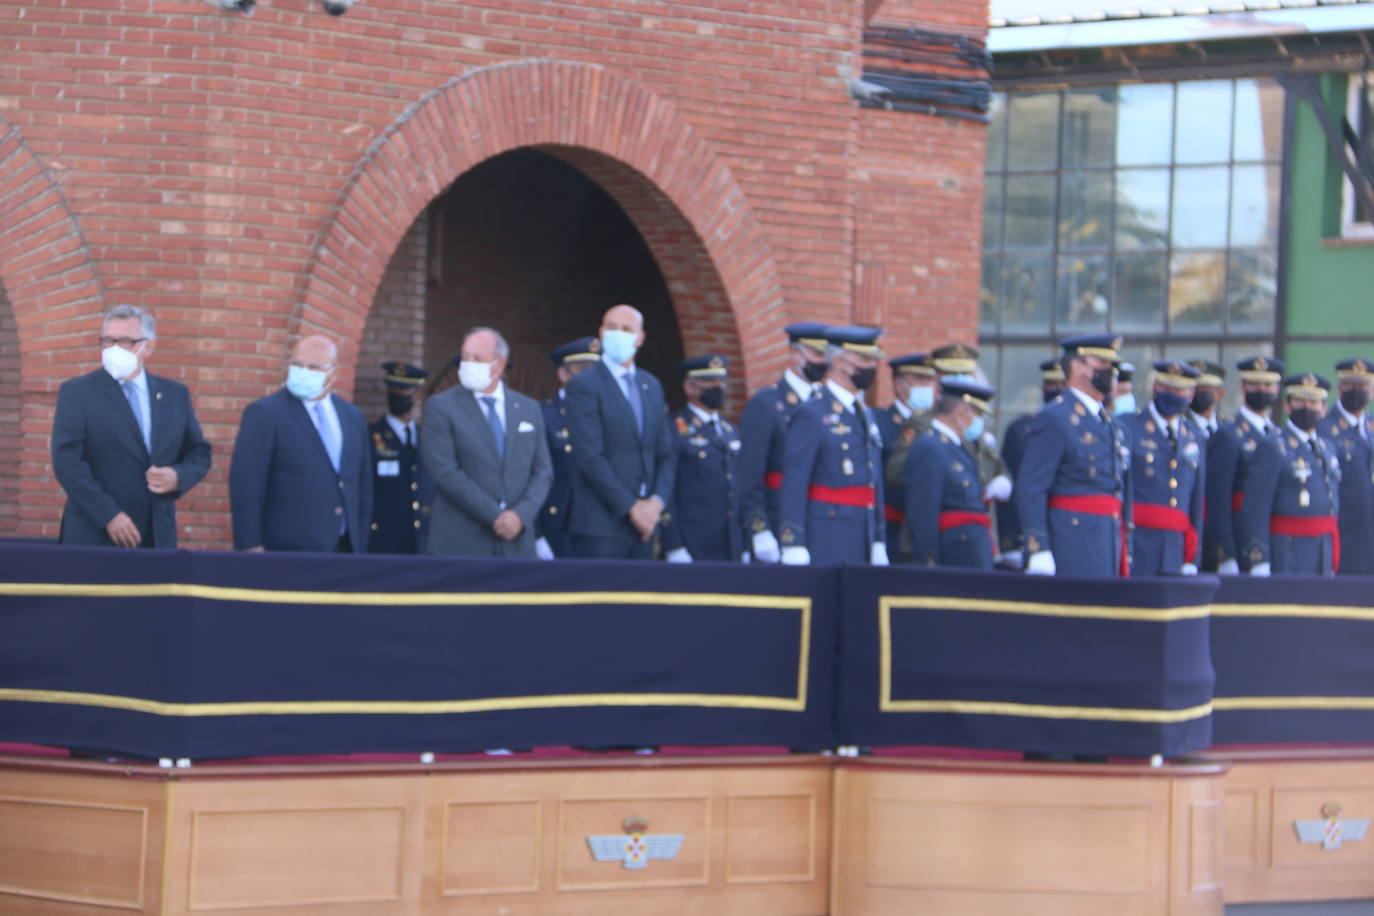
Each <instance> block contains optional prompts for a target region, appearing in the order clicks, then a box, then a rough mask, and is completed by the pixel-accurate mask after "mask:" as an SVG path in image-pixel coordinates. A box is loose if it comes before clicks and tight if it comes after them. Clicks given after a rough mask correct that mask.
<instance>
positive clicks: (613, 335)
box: [601, 331, 639, 363]
mask: <svg viewBox="0 0 1374 916" xmlns="http://www.w3.org/2000/svg"><path fill="white" fill-rule="evenodd" d="M638 336H639V335H638V334H631V333H630V332H629V331H602V332H601V352H602V353H605V354H606V355H607V356H608V357H610V360H611V362H613V363H627V362H629V361H630V360H632V359H634V358H635V351H636V350H637V349H639V348H638V347H636V346H635V338H636V337H638Z"/></svg>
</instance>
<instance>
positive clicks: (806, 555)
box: [770, 535, 811, 566]
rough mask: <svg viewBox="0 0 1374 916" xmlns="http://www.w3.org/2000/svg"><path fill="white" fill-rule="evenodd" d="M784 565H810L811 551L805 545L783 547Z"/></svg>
mask: <svg viewBox="0 0 1374 916" xmlns="http://www.w3.org/2000/svg"><path fill="white" fill-rule="evenodd" d="M770 537H771V535H770ZM782 565H783V566H810V565H811V551H809V550H807V549H806V548H805V547H784V548H783V549H782Z"/></svg>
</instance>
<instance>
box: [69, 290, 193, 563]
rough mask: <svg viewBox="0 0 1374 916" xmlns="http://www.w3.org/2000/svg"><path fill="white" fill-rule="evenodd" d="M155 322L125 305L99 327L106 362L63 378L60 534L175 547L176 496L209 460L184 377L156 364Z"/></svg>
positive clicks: (77, 540)
mask: <svg viewBox="0 0 1374 916" xmlns="http://www.w3.org/2000/svg"><path fill="white" fill-rule="evenodd" d="M156 338H157V326H156V324H155V323H154V321H153V316H152V315H151V314H149V313H148V312H146V311H144V310H143V309H140V308H136V307H134V306H131V305H121V306H118V307H116V308H113V309H111V310H110V311H109V312H108V313H106V315H105V320H104V322H103V323H102V324H101V327H100V347H101V351H100V361H101V364H102V368H100V369H96V370H95V371H94V372H89V373H87V374H86V375H83V376H80V377H79V378H74V379H70V380H69V381H66V382H63V383H62V387H61V388H59V389H58V392H57V410H56V412H55V413H54V415H53V424H52V425H53V429H52V467H53V472H54V473H55V474H56V475H57V482H58V483H60V484H61V485H62V489H64V490H66V491H67V506H66V508H65V509H63V511H62V535H61V540H62V543H63V544H86V545H96V546H106V547H109V546H118V547H139V546H143V547H175V546H176V545H177V519H176V500H177V499H179V498H180V497H181V496H182V494H184V493H185V492H186V491H187V490H189V489H191V488H192V487H194V486H195V485H196V484H197V483H199V482H200V479H201V478H202V477H204V476H205V472H206V471H208V470H210V443H208V442H206V441H205V437H204V436H202V435H201V432H200V424H199V423H198V422H196V414H195V411H194V410H192V409H191V395H190V393H189V392H188V391H187V390H186V386H185V385H182V384H181V383H179V382H174V381H172V380H171V379H165V378H161V377H159V376H155V375H151V374H149V373H148V372H147V371H146V370H145V368H144V363H145V362H146V361H147V359H148V357H149V356H151V355H152V353H153V345H154V343H155V342H156Z"/></svg>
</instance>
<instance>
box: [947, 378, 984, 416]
mask: <svg viewBox="0 0 1374 916" xmlns="http://www.w3.org/2000/svg"><path fill="white" fill-rule="evenodd" d="M940 394H941V395H942V396H945V397H950V396H953V397H956V398H958V399H959V400H961V401H963V402H964V403H965V404H969V405H972V407H973V409H974V410H976V411H978V412H979V413H992V404H990V403H989V402H990V401H991V400H992V399H993V398H994V397H996V396H997V389H996V388H993V387H992V386H991V385H980V384H978V383H977V382H975V381H974V380H973V379H968V378H955V379H948V380H946V381H942V382H941V383H940Z"/></svg>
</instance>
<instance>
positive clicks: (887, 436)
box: [872, 404, 911, 560]
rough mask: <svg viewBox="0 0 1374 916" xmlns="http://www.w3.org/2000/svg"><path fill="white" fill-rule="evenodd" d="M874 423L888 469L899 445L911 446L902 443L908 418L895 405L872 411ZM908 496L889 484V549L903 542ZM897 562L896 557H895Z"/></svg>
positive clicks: (885, 512)
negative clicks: (903, 425)
mask: <svg viewBox="0 0 1374 916" xmlns="http://www.w3.org/2000/svg"><path fill="white" fill-rule="evenodd" d="M872 414H873V422H874V423H876V424H877V425H878V435H879V436H880V437H882V440H883V467H887V460H888V459H889V458H890V457H892V453H893V451H895V450H896V449H897V448H898V446H899V445H901V446H902V447H906V446H909V445H910V444H911V443H910V441H909V440H908V442H906V443H905V444H903V443H901V441H900V440H901V437H902V424H903V423H904V422H905V421H906V417H904V416H902V412H901V411H900V410H898V409H897V406H896V405H895V404H890V405H888V406H887V407H881V408H878V409H877V410H874V411H872ZM905 505H906V496H905V495H904V494H903V493H902V488H901V487H900V486H896V487H894V486H892V485H891V484H889V485H888V486H887V488H886V492H885V496H884V503H883V518H884V519H885V521H886V523H887V533H886V535H885V537H886V539H887V543H888V545H889V547H891V548H892V549H894V550H895V549H896V547H897V545H898V544H900V543H901V540H902V513H903V512H905V511H906V510H905V508H904V506H905ZM893 559H894V560H895V559H896V557H893Z"/></svg>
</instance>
